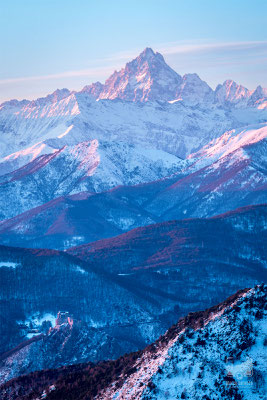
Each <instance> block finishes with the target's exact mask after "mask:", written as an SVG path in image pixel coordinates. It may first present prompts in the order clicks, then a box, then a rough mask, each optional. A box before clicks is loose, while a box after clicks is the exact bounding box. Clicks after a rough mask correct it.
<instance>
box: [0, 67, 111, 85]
mask: <svg viewBox="0 0 267 400" xmlns="http://www.w3.org/2000/svg"><path fill="white" fill-rule="evenodd" d="M110 69H111V66H109V67H99V68H87V69H80V70H75V71H65V72H60V73H57V74H48V75H36V76H24V77H19V78H7V79H1V80H0V85H4V84H12V83H19V82H31V81H45V80H53V79H61V78H74V77H80V76H88V77H92V78H93V77H95V76H96V75H99V74H101V75H102V74H103V75H104V74H106V73H109V72H110Z"/></svg>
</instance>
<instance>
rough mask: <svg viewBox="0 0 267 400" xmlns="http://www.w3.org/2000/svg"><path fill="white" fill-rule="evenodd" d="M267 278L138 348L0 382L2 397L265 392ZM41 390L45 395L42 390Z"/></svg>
mask: <svg viewBox="0 0 267 400" xmlns="http://www.w3.org/2000/svg"><path fill="white" fill-rule="evenodd" d="M266 317H267V315H266V286H264V285H263V284H262V285H261V286H256V287H255V288H253V289H244V290H240V291H239V292H237V293H236V294H235V295H233V296H231V297H230V298H228V299H227V300H225V301H224V302H222V303H220V304H219V305H217V306H214V307H212V308H210V309H207V310H205V311H199V312H196V313H190V314H189V315H187V316H186V317H185V318H181V319H180V320H179V322H178V323H177V324H176V325H173V326H172V327H171V328H170V329H169V330H168V331H167V332H166V333H165V334H164V335H163V336H161V337H160V338H159V339H158V340H157V341H156V342H155V343H153V344H151V345H150V346H148V347H147V348H145V349H144V350H143V351H139V352H136V353H132V354H126V355H125V356H123V357H121V358H119V359H118V360H116V361H108V362H102V363H99V364H98V365H96V366H93V365H91V364H83V365H78V366H69V367H65V368H61V369H58V370H53V371H39V372H36V373H32V374H30V375H27V376H24V377H22V378H17V379H14V380H11V381H10V382H7V383H6V384H5V385H3V386H2V387H1V391H2V395H4V396H5V398H6V399H7V400H16V399H19V398H20V397H19V396H22V395H23V399H25V400H29V399H32V398H35V399H41V398H44V397H45V398H47V399H48V400H53V399H57V400H63V399H76V400H83V399H85V398H86V399H99V400H100V399H101V400H112V399H118V400H124V399H128V400H138V399H140V400H141V399H143V400H156V399H157V400H166V399H170V400H173V399H188V400H189V399H190V400H199V399H203V400H204V399H205V400H208V399H214V400H230V399H235V400H241V399H243V400H255V399H259V400H264V399H265V394H266V389H267V386H266V381H265V369H266V354H265V353H266V352H265V348H266V340H267V329H266ZM42 396H43V397H42Z"/></svg>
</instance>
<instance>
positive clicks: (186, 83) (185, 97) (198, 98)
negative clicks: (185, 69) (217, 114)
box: [172, 74, 214, 106]
mask: <svg viewBox="0 0 267 400" xmlns="http://www.w3.org/2000/svg"><path fill="white" fill-rule="evenodd" d="M172 101H173V102H175V101H182V102H183V103H185V104H187V105H191V106H194V105H198V104H202V105H203V104H205V105H206V106H211V105H212V103H213V102H214V92H213V90H212V89H211V87H210V86H209V85H208V84H207V83H206V82H204V81H202V80H201V79H200V77H199V76H198V75H197V74H186V75H184V76H183V79H182V82H181V85H180V87H179V89H178V91H177V94H176V97H175V99H174V100H172Z"/></svg>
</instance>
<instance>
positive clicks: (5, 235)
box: [0, 48, 267, 400]
mask: <svg viewBox="0 0 267 400" xmlns="http://www.w3.org/2000/svg"><path fill="white" fill-rule="evenodd" d="M266 106H267V90H266V89H264V88H262V87H261V86H258V87H257V88H256V89H255V90H248V89H246V88H245V87H243V86H242V85H239V84H237V83H236V82H234V81H232V80H227V81H225V82H224V83H222V84H219V85H218V86H217V87H216V89H215V90H213V89H212V88H211V87H210V86H209V85H208V84H207V83H206V82H204V81H203V80H201V78H200V77H199V76H198V75H197V74H196V73H190V74H185V75H183V76H182V75H180V74H179V73H178V72H176V71H174V70H173V69H172V68H171V67H169V66H168V65H167V64H166V62H165V60H164V58H163V56H162V55H161V54H159V53H157V52H154V51H153V50H152V49H151V48H146V49H145V50H144V51H143V52H142V53H141V54H140V55H139V56H138V57H136V58H135V59H134V60H132V61H130V62H128V63H127V64H126V66H125V67H124V68H122V69H121V70H119V71H115V72H114V73H113V74H112V75H111V76H110V77H109V78H108V79H107V80H106V81H105V83H100V82H96V83H93V84H91V85H87V86H85V87H84V88H83V89H82V90H81V91H79V92H77V91H70V90H68V89H61V90H59V89H58V90H56V91H55V92H53V93H52V94H49V95H48V96H47V97H45V98H39V99H36V100H33V101H27V100H23V101H18V100H11V101H8V102H5V103H3V104H2V105H0V142H1V146H0V157H1V159H0V289H1V290H0V293H1V294H0V310H1V312H0V320H1V324H0V360H1V365H0V380H1V384H2V386H0V393H1V396H2V397H1V396H0V397H1V398H3V399H43V398H48V399H62V400H63V399H64V400H66V399H76V400H77V399H93V398H96V399H115V398H116V399H125V398H129V399H175V398H182V399H184V398H185V399H199V398H203V399H206V400H208V399H238V400H239V399H247V400H251V399H263V398H264V397H263V396H264V392H265V386H266V385H265V379H264V376H263V375H264V367H263V365H264V360H263V358H262V355H261V354H262V352H264V346H265V345H266V343H265V342H266V334H267V332H266V329H265V326H266V315H265V312H266V310H265V308H266V307H265V301H266V287H265V286H264V284H262V283H263V282H265V281H266V242H267V237H266V232H267V230H266V227H267V213H266V207H267V206H266V203H267V176H266V171H267V156H266V154H267V139H266V137H267V107H266ZM236 292H237V294H236V295H234V293H236ZM231 295H234V296H232V297H230V298H229V299H228V300H225V299H226V298H227V297H228V296H231ZM219 303H220V304H219ZM216 304H219V305H217V306H215V305H216ZM204 309H207V310H206V311H200V310H204ZM186 315H187V317H185V316H186ZM183 317H184V318H183ZM179 318H182V319H180V322H178V320H179ZM177 322H178V323H177ZM173 324H174V325H173ZM170 327H171V328H170ZM126 353H127V355H125V354H126ZM111 360H112V361H111ZM229 360H230V361H229ZM81 363H82V364H81ZM36 371H39V372H36ZM240 371H241V372H240ZM242 371H243V372H242ZM244 371H245V372H244ZM247 371H250V375H248V373H247ZM242 374H243V375H242ZM24 375H26V376H24ZM244 382H245V383H244ZM242 385H243V386H242ZM244 385H245V386H244ZM127 396H128V397H127ZM257 396H258V397H257Z"/></svg>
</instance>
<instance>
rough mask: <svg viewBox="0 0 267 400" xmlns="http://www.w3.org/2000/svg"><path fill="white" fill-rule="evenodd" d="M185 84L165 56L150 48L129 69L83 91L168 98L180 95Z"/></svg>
mask: <svg viewBox="0 0 267 400" xmlns="http://www.w3.org/2000/svg"><path fill="white" fill-rule="evenodd" d="M181 83H182V77H181V76H180V75H179V74H177V73H176V72H175V71H174V70H173V69H172V68H170V67H169V66H168V65H167V64H166V63H165V60H164V58H163V57H162V55H161V54H160V53H154V51H153V50H152V49H150V48H146V49H145V50H144V51H143V52H142V53H141V54H140V55H139V56H138V57H137V58H135V59H134V60H133V61H131V62H129V63H127V64H126V66H125V68H122V69H121V70H120V71H119V72H117V71H115V72H114V73H113V74H112V75H111V76H110V77H109V78H108V79H107V80H106V82H105V84H104V85H102V87H101V86H100V85H99V83H96V84H93V85H91V86H87V87H86V88H84V89H83V90H86V91H87V92H88V93H90V94H91V95H96V96H97V98H98V99H122V100H127V101H148V100H150V101H153V100H161V101H168V100H173V99H175V98H176V97H177V90H178V87H179V86H180V85H181ZM99 89H100V90H99Z"/></svg>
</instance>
